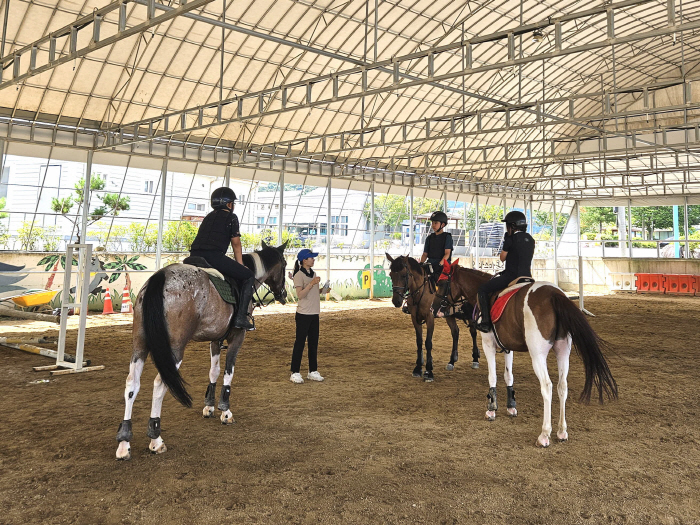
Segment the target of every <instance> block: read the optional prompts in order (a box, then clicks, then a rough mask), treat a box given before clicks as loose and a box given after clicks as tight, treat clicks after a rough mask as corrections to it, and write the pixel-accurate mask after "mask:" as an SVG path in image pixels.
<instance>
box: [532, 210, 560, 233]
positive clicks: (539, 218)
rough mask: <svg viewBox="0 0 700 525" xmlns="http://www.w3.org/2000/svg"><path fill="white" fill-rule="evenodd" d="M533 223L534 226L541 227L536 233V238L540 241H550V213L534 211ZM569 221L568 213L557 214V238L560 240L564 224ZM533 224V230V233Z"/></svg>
mask: <svg viewBox="0 0 700 525" xmlns="http://www.w3.org/2000/svg"><path fill="white" fill-rule="evenodd" d="M533 214H534V216H535V217H534V218H535V220H534V222H535V224H537V225H539V226H541V228H540V230H539V231H538V235H537V236H538V237H539V238H540V239H551V238H552V223H553V222H554V215H553V214H552V212H547V211H534V212H533ZM568 220H569V214H568V213H557V238H561V235H562V233H564V228H565V227H566V222H567V221H568ZM534 226H535V225H534V224H533V230H532V231H535V228H534Z"/></svg>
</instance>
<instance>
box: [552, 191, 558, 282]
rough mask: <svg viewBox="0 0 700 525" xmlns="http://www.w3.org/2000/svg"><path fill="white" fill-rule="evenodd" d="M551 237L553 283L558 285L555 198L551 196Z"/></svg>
mask: <svg viewBox="0 0 700 525" xmlns="http://www.w3.org/2000/svg"><path fill="white" fill-rule="evenodd" d="M552 215H553V218H552V239H553V240H554V285H555V286H559V272H558V271H557V267H558V266H559V263H558V260H557V198H556V197H553V200H552Z"/></svg>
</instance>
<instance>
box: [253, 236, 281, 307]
mask: <svg viewBox="0 0 700 525" xmlns="http://www.w3.org/2000/svg"><path fill="white" fill-rule="evenodd" d="M288 243H289V241H287V242H285V243H284V244H282V245H280V246H277V247H275V246H269V245H268V244H267V243H266V242H265V241H262V250H260V252H258V254H259V255H260V259H261V260H262V261H263V264H264V265H265V276H264V278H263V283H265V284H266V285H267V286H268V287H269V288H270V291H271V292H272V294H273V295H274V296H275V300H276V301H278V302H279V303H281V304H285V303H286V302H287V288H286V281H285V271H286V269H287V260H286V259H285V258H284V250H285V249H286V248H287V244H288Z"/></svg>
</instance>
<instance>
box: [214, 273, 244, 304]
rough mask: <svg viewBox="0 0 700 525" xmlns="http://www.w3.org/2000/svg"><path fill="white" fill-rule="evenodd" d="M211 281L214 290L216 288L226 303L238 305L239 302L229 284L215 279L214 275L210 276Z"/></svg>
mask: <svg viewBox="0 0 700 525" xmlns="http://www.w3.org/2000/svg"><path fill="white" fill-rule="evenodd" d="M207 275H209V274H207ZM209 280H210V281H211V283H212V284H213V285H214V288H216V291H217V292H219V295H220V296H221V298H222V299H223V300H224V301H226V302H227V303H229V304H236V303H237V302H238V298H237V297H236V295H235V294H234V293H233V291H232V290H231V285H230V284H228V283H227V282H226V281H224V280H223V279H219V278H218V277H214V276H213V275H209Z"/></svg>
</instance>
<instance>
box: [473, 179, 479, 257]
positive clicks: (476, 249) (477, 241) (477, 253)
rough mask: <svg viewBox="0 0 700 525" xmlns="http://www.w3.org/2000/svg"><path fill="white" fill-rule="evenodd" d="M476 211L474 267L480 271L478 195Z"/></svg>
mask: <svg viewBox="0 0 700 525" xmlns="http://www.w3.org/2000/svg"><path fill="white" fill-rule="evenodd" d="M475 199H476V211H475V213H474V234H475V235H476V240H475V241H474V252H475V254H474V265H475V266H476V268H477V269H479V194H478V193H477V194H476V197H475Z"/></svg>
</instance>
